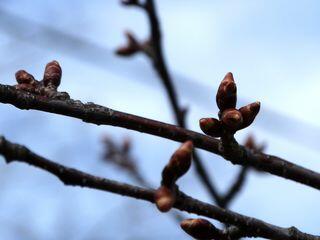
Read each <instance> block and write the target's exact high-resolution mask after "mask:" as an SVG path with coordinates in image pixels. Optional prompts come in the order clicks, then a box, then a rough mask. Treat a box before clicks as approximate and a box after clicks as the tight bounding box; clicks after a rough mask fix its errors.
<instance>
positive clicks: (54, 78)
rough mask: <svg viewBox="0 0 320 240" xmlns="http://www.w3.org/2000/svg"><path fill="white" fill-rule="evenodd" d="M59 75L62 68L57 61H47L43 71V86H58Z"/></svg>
mask: <svg viewBox="0 0 320 240" xmlns="http://www.w3.org/2000/svg"><path fill="white" fill-rule="evenodd" d="M61 76H62V70H61V67H60V65H59V63H58V62H57V61H52V62H49V63H48V64H47V65H46V68H45V71H44V76H43V83H44V86H48V85H52V86H54V87H58V86H59V85H60V81H61Z"/></svg>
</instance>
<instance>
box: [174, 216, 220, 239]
mask: <svg viewBox="0 0 320 240" xmlns="http://www.w3.org/2000/svg"><path fill="white" fill-rule="evenodd" d="M180 226H181V228H182V229H183V230H184V231H185V232H186V233H187V234H189V235H190V236H191V237H193V238H196V239H199V240H210V239H224V238H222V232H221V230H219V229H217V228H216V227H215V226H214V225H213V224H211V223H210V222H209V221H207V220H205V219H202V218H198V219H186V220H183V221H182V222H181V224H180Z"/></svg>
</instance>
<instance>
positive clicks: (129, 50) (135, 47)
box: [116, 32, 140, 56]
mask: <svg viewBox="0 0 320 240" xmlns="http://www.w3.org/2000/svg"><path fill="white" fill-rule="evenodd" d="M125 35H126V38H127V44H126V45H124V46H121V47H119V48H118V49H117V50H116V54H118V55H120V56H131V55H133V54H135V53H137V52H139V51H140V45H139V43H138V41H137V40H136V38H135V37H134V36H133V35H132V33H130V32H125Z"/></svg>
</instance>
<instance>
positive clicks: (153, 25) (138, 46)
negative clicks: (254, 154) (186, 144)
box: [117, 0, 221, 204]
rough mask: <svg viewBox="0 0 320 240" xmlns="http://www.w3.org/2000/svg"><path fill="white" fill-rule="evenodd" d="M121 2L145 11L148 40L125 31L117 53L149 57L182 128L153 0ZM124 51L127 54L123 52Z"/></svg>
mask: <svg viewBox="0 0 320 240" xmlns="http://www.w3.org/2000/svg"><path fill="white" fill-rule="evenodd" d="M122 3H123V4H124V5H128V6H130V5H131V6H136V7H138V8H141V9H142V10H144V11H145V12H146V15H147V17H148V19H149V26H150V40H149V41H145V42H144V43H139V42H138V41H137V40H136V39H135V38H134V36H133V35H131V34H130V33H127V38H128V46H126V47H124V48H123V47H122V48H120V49H121V51H120V52H119V49H118V51H117V53H118V54H119V53H120V55H122V56H130V55H131V54H133V53H136V52H142V53H144V54H145V55H146V56H147V57H149V59H150V60H151V62H152V65H153V67H154V69H155V71H156V73H157V74H158V76H159V79H160V80H161V82H162V84H163V87H164V89H165V90H166V93H167V95H168V98H169V102H170V105H171V107H172V110H173V114H174V117H175V120H176V123H177V125H178V126H180V127H182V128H186V109H185V108H183V107H181V106H180V103H179V98H178V94H177V91H176V88H175V87H174V81H173V80H172V77H171V75H170V73H169V70H168V66H167V64H166V61H165V58H164V56H163V46H162V34H161V29H160V22H159V18H158V15H157V11H156V7H155V4H154V1H153V0H146V2H145V3H141V2H139V1H122ZM123 50H124V51H123ZM124 52H125V53H127V54H123V53H124ZM121 53H122V54H121ZM128 53H129V55H128ZM193 158H194V165H195V169H196V172H197V174H198V176H199V178H200V180H201V181H202V183H203V184H204V186H205V187H206V189H207V191H208V192H209V194H210V196H211V197H212V199H213V201H215V202H216V203H218V204H219V203H220V201H221V198H220V195H219V193H218V191H217V189H216V187H215V186H214V183H213V181H212V178H210V177H209V174H208V172H207V171H206V169H205V167H204V166H203V163H202V160H201V158H200V156H199V154H198V153H197V152H196V151H194V155H193Z"/></svg>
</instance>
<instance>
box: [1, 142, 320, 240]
mask: <svg viewBox="0 0 320 240" xmlns="http://www.w3.org/2000/svg"><path fill="white" fill-rule="evenodd" d="M0 154H2V155H3V156H4V157H5V160H6V162H7V163H10V162H12V161H19V162H25V163H28V164H30V165H32V166H35V167H38V168H41V169H43V170H45V171H47V172H49V173H52V174H53V175H55V176H56V177H58V178H59V179H60V180H61V181H62V182H63V183H64V184H65V185H71V186H80V187H88V188H92V189H98V190H102V191H107V192H112V193H116V194H119V195H123V196H128V197H132V198H136V199H141V200H144V201H148V202H150V203H154V193H155V191H154V190H153V189H145V188H141V187H136V186H132V185H129V184H124V183H120V182H117V181H112V180H109V179H106V178H101V177H96V176H93V175H90V174H88V173H85V172H82V171H79V170H77V169H74V168H69V167H66V166H63V165H61V164H58V163H55V162H52V161H50V160H47V159H46V158H43V157H41V156H39V155H37V154H35V153H33V152H32V151H30V150H29V149H28V148H26V147H25V146H22V145H18V144H14V143H11V142H9V141H7V140H6V139H5V138H4V137H0ZM174 207H175V208H176V209H179V210H181V211H186V212H189V213H194V214H197V215H201V216H206V217H208V218H212V219H216V220H218V221H220V222H223V223H226V224H232V225H235V226H238V227H240V228H241V230H242V231H244V232H245V233H246V236H247V237H264V238H268V239H279V240H280V239H281V240H293V239H294V240H298V239H299V240H320V237H318V236H314V235H310V234H306V233H303V232H300V231H299V230H298V229H296V228H294V227H291V228H282V227H278V226H275V225H272V224H269V223H266V222H264V221H261V220H258V219H255V218H250V217H247V216H245V215H241V214H238V213H235V212H233V211H229V210H224V209H222V208H219V207H216V206H214V205H210V204H207V203H204V202H201V201H199V200H196V199H193V198H191V197H189V196H187V195H185V194H184V193H182V192H180V193H179V195H178V197H177V201H176V203H175V205H174Z"/></svg>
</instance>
